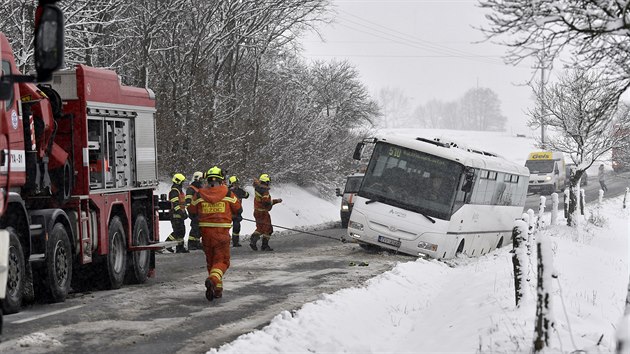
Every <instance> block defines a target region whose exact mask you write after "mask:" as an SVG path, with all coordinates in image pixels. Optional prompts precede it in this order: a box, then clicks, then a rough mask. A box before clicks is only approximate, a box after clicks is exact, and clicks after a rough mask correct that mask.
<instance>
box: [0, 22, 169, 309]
mask: <svg viewBox="0 0 630 354" xmlns="http://www.w3.org/2000/svg"><path fill="white" fill-rule="evenodd" d="M0 42H1V43H0V47H1V50H2V52H1V53H2V58H1V59H2V68H3V73H4V74H5V75H7V73H9V74H18V72H17V68H16V66H15V62H14V59H13V54H12V53H11V50H10V48H9V47H8V42H7V40H6V38H5V37H4V35H3V34H1V33H0ZM2 108H3V109H2V111H1V112H0V125H1V127H2V130H1V131H2V132H6V135H0V143H2V139H6V140H5V141H6V145H7V149H5V150H2V151H3V152H4V153H5V154H6V156H5V155H3V156H4V157H5V158H4V159H0V161H1V162H2V164H1V165H0V174H1V175H3V176H6V181H5V182H6V183H7V189H6V190H7V191H8V192H7V195H6V198H7V201H8V203H7V207H6V211H5V213H4V215H2V217H1V218H0V228H2V229H5V230H7V232H8V234H9V253H8V281H7V283H6V284H7V287H6V297H5V299H4V300H3V301H2V308H3V310H4V312H5V313H14V312H17V311H19V310H20V307H21V305H22V303H23V302H30V301H32V300H33V299H34V298H35V297H40V298H43V299H44V300H45V301H49V302H60V301H64V300H65V298H66V295H67V294H68V292H69V291H70V289H71V288H72V289H74V290H81V289H82V288H84V287H85V285H90V284H94V285H95V286H98V287H99V288H103V287H104V288H109V289H116V288H119V287H121V286H122V285H123V283H125V282H129V283H143V282H145V281H146V280H147V278H148V277H150V276H152V274H153V273H154V268H155V252H154V251H155V250H157V249H161V248H162V247H163V245H161V244H159V228H158V226H159V220H158V217H157V212H156V204H157V200H156V199H157V198H156V197H157V196H154V191H155V188H156V187H157V185H158V178H157V175H158V170H157V153H156V136H155V117H154V113H155V96H154V94H153V92H152V91H151V90H150V89H146V88H135V87H129V86H124V85H121V83H120V79H119V77H118V75H116V73H115V72H113V71H110V70H103V69H95V68H90V67H87V66H83V65H79V66H77V67H76V68H74V69H72V70H65V71H60V72H57V73H55V74H54V75H53V76H52V79H51V80H50V81H49V82H46V83H44V84H41V85H35V84H33V83H26V82H15V83H14V84H13V94H12V95H11V97H9V98H7V99H6V100H4V103H3V107H2ZM0 280H1V278H0Z"/></svg>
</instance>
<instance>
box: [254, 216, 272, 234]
mask: <svg viewBox="0 0 630 354" xmlns="http://www.w3.org/2000/svg"><path fill="white" fill-rule="evenodd" d="M254 219H256V232H258V233H259V234H262V235H267V238H269V236H271V234H272V233H273V226H271V215H269V212H268V211H262V210H254ZM264 237H265V236H263V238H264Z"/></svg>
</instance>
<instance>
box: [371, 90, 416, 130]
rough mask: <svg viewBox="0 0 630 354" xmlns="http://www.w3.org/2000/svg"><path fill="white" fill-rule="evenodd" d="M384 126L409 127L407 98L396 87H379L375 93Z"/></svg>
mask: <svg viewBox="0 0 630 354" xmlns="http://www.w3.org/2000/svg"><path fill="white" fill-rule="evenodd" d="M377 101H378V105H379V107H380V110H381V113H382V117H381V118H382V119H381V124H380V125H381V126H383V127H384V128H401V127H409V126H410V124H409V123H410V122H409V116H410V115H409V109H410V107H409V98H408V97H407V96H406V95H405V93H404V92H403V90H401V89H400V88H397V87H394V88H392V87H385V88H381V89H380V90H379V92H378V95H377Z"/></svg>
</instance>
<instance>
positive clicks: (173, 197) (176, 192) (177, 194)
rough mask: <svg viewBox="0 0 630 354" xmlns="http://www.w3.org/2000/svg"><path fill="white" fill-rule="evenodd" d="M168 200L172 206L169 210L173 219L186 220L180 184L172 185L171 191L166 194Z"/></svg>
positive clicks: (184, 199)
mask: <svg viewBox="0 0 630 354" xmlns="http://www.w3.org/2000/svg"><path fill="white" fill-rule="evenodd" d="M168 200H170V202H171V204H172V205H173V207H172V208H171V215H172V217H173V218H174V219H186V217H187V214H186V197H185V196H184V191H183V190H182V185H181V184H175V183H173V185H172V186H171V191H170V192H169V193H168Z"/></svg>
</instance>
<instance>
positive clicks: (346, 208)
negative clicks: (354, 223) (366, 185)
mask: <svg viewBox="0 0 630 354" xmlns="http://www.w3.org/2000/svg"><path fill="white" fill-rule="evenodd" d="M362 180H363V173H355V174H352V175H350V176H348V177H346V186H345V187H344V189H343V193H342V192H341V190H340V189H339V188H337V189H336V195H337V196H338V197H341V210H340V215H341V227H343V228H347V227H348V220H350V214H351V213H352V207H353V206H354V199H355V197H356V195H357V192H358V191H359V187H360V186H361V181H362Z"/></svg>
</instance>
